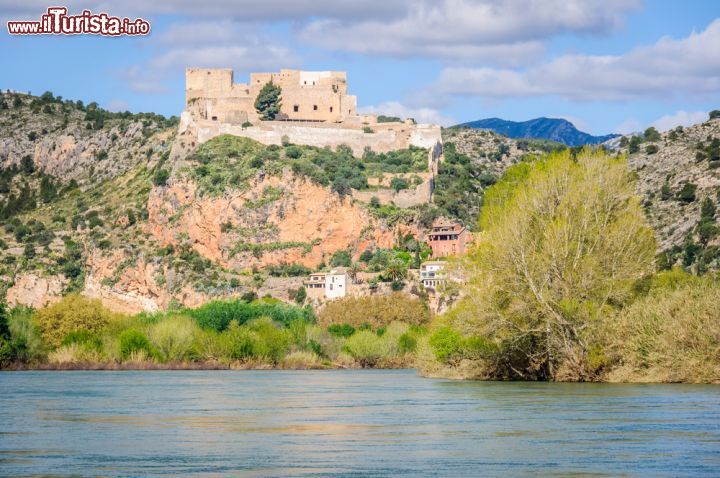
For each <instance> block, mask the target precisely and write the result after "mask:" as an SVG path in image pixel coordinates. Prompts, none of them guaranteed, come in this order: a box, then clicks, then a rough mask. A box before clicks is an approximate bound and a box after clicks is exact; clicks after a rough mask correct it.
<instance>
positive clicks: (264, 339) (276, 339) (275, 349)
mask: <svg viewBox="0 0 720 478" xmlns="http://www.w3.org/2000/svg"><path fill="white" fill-rule="evenodd" d="M247 328H248V330H249V331H250V332H253V333H254V334H255V337H256V338H257V339H256V341H255V343H254V344H253V355H254V356H255V357H256V358H261V359H264V360H268V361H269V362H271V363H273V364H277V363H279V362H280V360H282V358H283V357H284V356H285V354H286V353H287V351H288V349H289V348H290V344H291V342H292V337H291V334H290V333H289V332H288V331H287V330H286V329H284V328H283V327H282V324H278V323H276V322H274V321H273V320H272V319H271V318H270V317H261V318H259V319H255V320H253V321H251V322H249V323H248V324H247Z"/></svg>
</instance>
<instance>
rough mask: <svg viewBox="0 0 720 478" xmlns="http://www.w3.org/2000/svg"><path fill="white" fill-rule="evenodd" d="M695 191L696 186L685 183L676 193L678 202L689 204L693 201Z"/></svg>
mask: <svg viewBox="0 0 720 478" xmlns="http://www.w3.org/2000/svg"><path fill="white" fill-rule="evenodd" d="M696 190H697V185H695V184H693V183H685V184H683V187H682V189H680V191H679V192H678V193H677V199H678V201H681V202H684V203H691V202H694V201H695V197H696V196H695V191H696Z"/></svg>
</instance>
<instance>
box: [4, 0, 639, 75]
mask: <svg viewBox="0 0 720 478" xmlns="http://www.w3.org/2000/svg"><path fill="white" fill-rule="evenodd" d="M64 5H66V6H67V7H68V9H69V11H70V12H71V13H76V12H80V11H81V10H82V9H84V8H88V9H91V10H93V11H95V12H102V11H104V12H108V13H109V14H111V15H118V16H128V17H131V18H135V17H138V16H143V17H145V18H146V19H150V20H151V21H152V20H153V19H154V16H155V15H173V16H175V17H181V18H182V19H184V20H185V21H188V22H190V23H194V24H197V28H198V29H202V30H203V32H204V34H208V33H212V29H211V28H207V26H208V25H207V24H206V21H207V20H209V19H213V20H215V21H221V22H240V23H248V22H254V23H258V22H272V21H288V22H290V23H291V24H292V25H293V30H294V33H295V34H296V36H297V38H298V39H299V40H300V41H301V42H305V43H307V44H311V45H314V46H317V47H319V48H321V49H325V50H334V51H337V50H339V51H347V52H354V53H364V54H370V55H385V56H392V57H422V58H439V59H442V60H443V61H449V62H458V61H462V62H463V63H465V64H467V63H468V62H470V63H472V64H479V63H492V64H495V65H499V66H502V67H517V66H520V65H526V64H530V63H532V62H534V61H536V60H537V59H538V58H540V57H541V56H542V54H543V52H544V44H543V43H544V41H545V40H547V39H549V38H550V37H552V36H556V35H561V34H565V33H590V34H602V33H607V32H609V31H612V30H614V29H615V28H617V27H618V26H619V25H620V24H621V20H622V17H623V15H624V14H626V13H627V12H629V11H633V10H636V9H638V8H639V6H640V0H543V1H538V0H364V1H357V0H264V1H262V2H259V1H255V2H238V1H236V0H204V1H201V2H199V1H197V0H163V1H147V0H124V1H119V0H114V1H110V0H106V1H101V2H92V1H89V0H68V1H67V2H65V3H64ZM46 8H47V3H44V0H25V1H24V2H17V1H16V0H0V16H10V17H13V16H15V17H17V16H18V15H20V16H22V18H36V17H38V16H39V15H40V14H41V13H42V12H44V11H45V9H46ZM151 23H152V22H151ZM194 28H195V26H193V27H191V28H185V29H184V30H183V31H184V32H185V33H187V35H188V36H187V38H196V37H197V36H198V32H196V31H193V30H194ZM217 33H218V40H219V41H223V40H224V38H223V33H224V30H223V26H222V25H220V26H219V28H218V32H217ZM175 38H178V39H179V40H180V41H182V42H186V41H187V40H186V39H184V38H182V36H180V35H176V36H175Z"/></svg>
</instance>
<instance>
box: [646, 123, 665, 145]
mask: <svg viewBox="0 0 720 478" xmlns="http://www.w3.org/2000/svg"><path fill="white" fill-rule="evenodd" d="M643 139H645V141H649V142H651V143H652V142H655V141H660V140H661V139H662V136H660V133H659V132H658V130H657V129H655V127H653V126H651V127H649V128H648V129H646V130H645V132H644V133H643Z"/></svg>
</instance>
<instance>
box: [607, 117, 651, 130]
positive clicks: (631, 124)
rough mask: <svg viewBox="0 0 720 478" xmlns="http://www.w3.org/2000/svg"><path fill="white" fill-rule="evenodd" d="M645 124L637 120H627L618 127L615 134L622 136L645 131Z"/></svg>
mask: <svg viewBox="0 0 720 478" xmlns="http://www.w3.org/2000/svg"><path fill="white" fill-rule="evenodd" d="M644 129H645V128H644V127H643V123H642V122H641V121H640V120H639V119H637V118H626V119H625V120H624V121H623V122H622V123H620V124H619V125H617V126H616V127H615V129H613V132H615V133H620V134H631V133H638V132H641V131H643V130H644Z"/></svg>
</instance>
